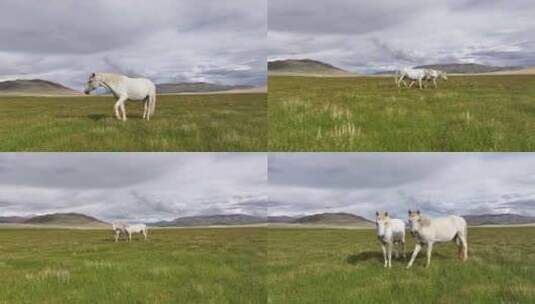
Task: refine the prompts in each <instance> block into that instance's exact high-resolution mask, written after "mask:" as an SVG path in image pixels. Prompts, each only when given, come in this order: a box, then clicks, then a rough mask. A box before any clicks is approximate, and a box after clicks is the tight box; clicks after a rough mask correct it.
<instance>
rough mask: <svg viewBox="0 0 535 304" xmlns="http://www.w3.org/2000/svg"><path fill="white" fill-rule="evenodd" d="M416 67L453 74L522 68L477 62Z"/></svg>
mask: <svg viewBox="0 0 535 304" xmlns="http://www.w3.org/2000/svg"><path fill="white" fill-rule="evenodd" d="M415 68H418V69H434V70H441V71H444V72H447V73H453V74H479V73H492V72H500V71H514V70H520V69H522V68H521V67H497V66H490V65H483V64H476V63H446V64H430V65H421V66H417V67H415Z"/></svg>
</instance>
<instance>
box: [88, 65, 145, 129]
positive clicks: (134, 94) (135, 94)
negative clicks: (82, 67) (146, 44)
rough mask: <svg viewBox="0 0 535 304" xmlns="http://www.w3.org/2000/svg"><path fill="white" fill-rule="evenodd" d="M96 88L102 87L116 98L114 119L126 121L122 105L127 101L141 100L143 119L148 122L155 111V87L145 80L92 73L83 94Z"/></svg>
mask: <svg viewBox="0 0 535 304" xmlns="http://www.w3.org/2000/svg"><path fill="white" fill-rule="evenodd" d="M98 87H104V88H107V89H108V90H110V91H111V93H112V94H113V95H114V96H115V97H116V98H118V100H117V102H116V103H115V107H114V109H115V117H117V119H122V120H123V121H126V111H125V106H124V103H125V101H126V100H127V99H130V100H143V102H144V104H145V109H144V111H143V119H146V120H149V119H150V116H151V115H153V114H154V110H155V109H156V86H155V85H154V83H153V82H152V81H150V80H148V79H145V78H129V77H126V76H124V75H118V74H111V73H93V74H91V75H90V76H89V80H88V81H87V84H86V86H85V90H84V93H85V94H89V93H91V91H93V90H95V89H96V88H98Z"/></svg>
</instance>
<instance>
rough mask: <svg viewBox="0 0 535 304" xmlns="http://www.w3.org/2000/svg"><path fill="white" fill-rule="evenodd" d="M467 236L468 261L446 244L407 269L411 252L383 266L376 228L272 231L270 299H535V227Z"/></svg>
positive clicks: (410, 242)
mask: <svg viewBox="0 0 535 304" xmlns="http://www.w3.org/2000/svg"><path fill="white" fill-rule="evenodd" d="M468 233H469V234H468V237H469V239H468V242H469V259H468V261H467V262H465V263H462V262H460V261H458V260H457V251H456V246H455V244H454V243H453V242H451V243H441V244H435V246H434V250H433V256H432V260H431V266H430V267H429V268H425V267H424V265H425V257H424V256H425V254H423V253H422V252H423V251H422V252H421V253H420V255H419V257H418V258H417V259H416V261H415V263H414V265H413V267H412V268H411V269H409V270H407V269H405V266H406V264H407V262H408V257H407V259H406V260H393V261H392V268H390V269H385V268H384V267H383V257H382V252H381V249H380V247H379V244H378V241H377V238H376V234H375V231H374V230H371V229H368V230H343V229H339V230H336V229H315V230H314V229H270V230H269V234H268V267H267V272H268V276H267V289H268V291H269V293H268V303H535V250H534V248H535V227H523V228H517V227H515V228H470V229H469V232H468ZM413 246H414V242H413V240H412V237H411V236H410V235H409V236H408V247H407V248H408V249H409V250H407V251H408V253H410V252H412V250H413V248H414V247H413Z"/></svg>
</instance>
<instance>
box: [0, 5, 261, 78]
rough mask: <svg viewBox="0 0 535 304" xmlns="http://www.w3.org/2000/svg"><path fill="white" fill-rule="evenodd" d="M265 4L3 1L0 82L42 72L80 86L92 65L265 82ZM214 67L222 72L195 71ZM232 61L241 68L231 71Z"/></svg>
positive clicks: (166, 75) (160, 74)
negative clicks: (212, 73)
mask: <svg viewBox="0 0 535 304" xmlns="http://www.w3.org/2000/svg"><path fill="white" fill-rule="evenodd" d="M266 11H267V9H266V7H265V2H264V1H261V0H252V1H246V0H235V1H216V0H207V1H202V2H198V1H193V0H181V1H173V0H157V1H141V0H134V1H128V2H125V1H120V0H97V1H91V2H80V1H74V0H67V1H61V2H58V1H55V2H54V1H53V2H46V3H45V2H39V1H30V0H24V1H12V0H8V1H2V3H1V4H0V66H1V67H0V80H1V79H12V78H43V79H47V80H52V81H58V82H61V83H63V84H66V85H68V86H72V87H75V88H80V87H81V86H82V84H83V81H84V80H86V79H85V78H87V75H88V74H89V73H91V72H94V71H108V72H114V71H115V72H122V73H125V74H127V75H131V76H144V77H148V78H151V79H152V80H154V81H156V82H162V81H165V80H169V79H175V78H177V75H180V77H179V79H180V80H181V81H209V82H218V83H225V84H263V83H264V80H263V78H262V77H261V75H264V74H265V68H264V65H259V64H258V62H259V61H264V62H265V58H266V53H265V39H266V30H267V16H266ZM204 65H213V66H216V67H219V68H221V69H223V70H226V71H227V72H228V73H227V74H226V75H224V77H223V76H221V77H214V75H210V74H203V73H199V67H201V66H204ZM233 65H242V66H244V67H246V68H247V70H246V72H245V70H244V72H243V73H238V74H235V73H232V72H233V71H234V70H235V69H234V68H233Z"/></svg>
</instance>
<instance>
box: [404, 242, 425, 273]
mask: <svg viewBox="0 0 535 304" xmlns="http://www.w3.org/2000/svg"><path fill="white" fill-rule="evenodd" d="M420 249H422V245H420V244H418V243H417V244H416V247H414V251H413V252H412V257H411V260H410V261H409V264H408V265H407V269H408V268H411V267H412V263H414V259H416V256H417V255H418V252H420Z"/></svg>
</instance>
